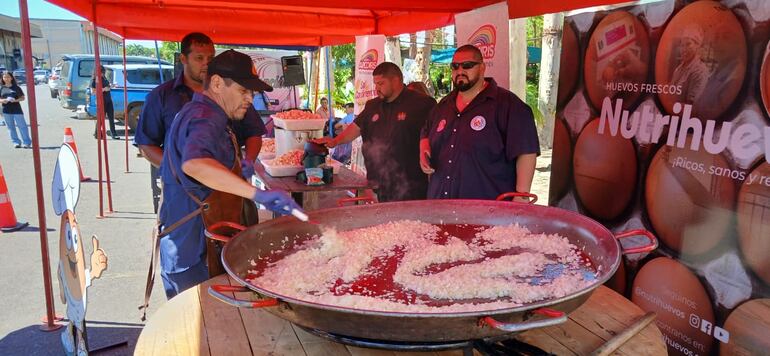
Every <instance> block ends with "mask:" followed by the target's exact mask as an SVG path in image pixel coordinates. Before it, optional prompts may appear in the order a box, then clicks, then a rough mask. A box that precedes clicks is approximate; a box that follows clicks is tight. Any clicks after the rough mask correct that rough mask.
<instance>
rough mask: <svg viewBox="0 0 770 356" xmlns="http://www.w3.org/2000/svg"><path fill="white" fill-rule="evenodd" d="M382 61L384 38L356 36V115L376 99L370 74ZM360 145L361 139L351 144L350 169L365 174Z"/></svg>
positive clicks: (378, 36) (380, 36)
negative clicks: (367, 103)
mask: <svg viewBox="0 0 770 356" xmlns="http://www.w3.org/2000/svg"><path fill="white" fill-rule="evenodd" d="M384 61H385V36H383V35H369V36H356V63H355V65H356V67H355V81H354V82H355V86H356V91H355V96H354V99H353V112H354V113H355V114H356V115H358V114H359V113H360V112H361V111H362V110H364V106H365V105H366V102H367V101H369V100H370V99H374V98H376V97H377V90H375V89H374V79H373V78H372V72H373V71H374V68H376V67H377V65H378V64H380V63H382V62H384ZM396 64H400V63H396ZM361 143H362V141H361V138H357V139H356V140H354V141H353V143H352V144H353V147H352V150H351V160H350V162H351V164H350V168H351V169H352V170H353V171H355V172H358V173H362V174H366V168H364V156H363V154H362V153H361Z"/></svg>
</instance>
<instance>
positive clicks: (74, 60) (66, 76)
mask: <svg viewBox="0 0 770 356" xmlns="http://www.w3.org/2000/svg"><path fill="white" fill-rule="evenodd" d="M99 58H100V60H101V63H102V65H110V64H121V65H122V63H123V57H122V56H100V57H99ZM126 63H128V64H155V65H156V66H157V64H158V60H157V59H155V58H150V57H138V56H128V57H126ZM161 63H162V64H167V65H170V64H171V63H169V62H166V61H163V60H161ZM61 68H62V69H61V83H60V84H59V88H58V90H59V95H58V96H59V104H61V106H62V107H64V108H67V109H71V110H76V109H77V108H78V105H85V104H86V89H87V88H88V86H89V85H90V84H91V76H92V75H93V71H94V55H93V54H74V55H65V56H64V57H63V58H62V67H61Z"/></svg>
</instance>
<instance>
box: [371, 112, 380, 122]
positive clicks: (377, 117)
mask: <svg viewBox="0 0 770 356" xmlns="http://www.w3.org/2000/svg"><path fill="white" fill-rule="evenodd" d="M379 119H380V114H374V116H372V122H377V120H379Z"/></svg>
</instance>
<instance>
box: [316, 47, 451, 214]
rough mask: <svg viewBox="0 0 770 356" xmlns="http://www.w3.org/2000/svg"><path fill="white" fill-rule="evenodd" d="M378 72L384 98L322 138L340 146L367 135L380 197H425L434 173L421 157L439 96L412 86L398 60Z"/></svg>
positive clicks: (370, 171)
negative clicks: (424, 169) (427, 124)
mask: <svg viewBox="0 0 770 356" xmlns="http://www.w3.org/2000/svg"><path fill="white" fill-rule="evenodd" d="M372 76H373V79H374V87H375V89H376V90H377V96H378V97H377V98H374V99H372V100H369V101H367V102H366V106H365V107H364V110H363V111H361V113H360V114H359V115H358V117H356V119H355V121H353V123H352V124H350V125H348V127H347V128H346V129H345V131H343V132H342V133H341V134H340V135H339V136H337V137H335V138H333V139H332V138H328V137H324V138H321V139H318V140H316V142H318V143H322V144H325V145H326V146H328V147H334V146H337V145H339V144H342V143H347V142H351V141H353V140H354V139H355V138H357V137H358V136H361V138H362V139H363V145H362V152H363V155H364V163H365V165H366V177H367V178H368V179H369V180H373V181H376V182H377V183H379V188H378V189H377V200H379V201H380V202H386V201H398V200H416V199H425V191H426V189H427V186H428V176H427V175H425V173H423V172H422V170H421V169H420V161H419V159H418V157H419V152H420V151H419V142H420V130H421V128H422V127H423V126H424V125H425V121H426V120H427V118H428V115H429V114H430V111H431V110H432V109H433V108H434V107H435V106H436V101H435V100H433V98H430V97H427V96H424V95H422V94H420V93H417V92H415V91H412V90H407V89H406V87H405V86H404V77H403V74H401V69H399V68H398V66H396V65H395V64H393V63H390V62H383V63H380V64H379V65H378V66H377V67H376V68H374V72H372Z"/></svg>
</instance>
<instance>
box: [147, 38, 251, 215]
mask: <svg viewBox="0 0 770 356" xmlns="http://www.w3.org/2000/svg"><path fill="white" fill-rule="evenodd" d="M181 50H182V53H181V54H180V55H179V61H180V62H181V63H182V67H183V68H184V69H183V71H182V73H180V75H178V76H177V77H176V78H173V79H170V80H168V81H166V82H165V83H163V84H161V85H159V86H157V87H156V88H155V89H153V90H152V91H151V92H150V93H149V94H148V95H147V99H146V100H145V102H144V106H143V107H142V114H141V116H140V117H139V123H138V125H137V128H136V136H134V145H135V146H137V147H138V148H139V150H140V151H141V152H142V155H143V156H144V158H145V159H147V161H149V162H150V187H151V188H152V193H153V194H152V195H153V204H154V207H155V212H156V213H157V212H158V205H159V201H160V195H161V190H160V186H159V185H158V183H157V180H158V178H159V167H160V165H161V161H162V159H163V141H164V140H165V139H166V133H167V132H168V130H169V128H170V127H171V123H172V122H174V117H176V114H177V113H178V112H179V110H181V109H182V106H184V104H187V103H188V102H189V101H190V100H191V99H192V97H193V94H195V93H200V92H201V91H202V90H203V81H204V80H205V79H206V71H207V69H208V64H209V62H210V61H211V59H212V58H214V53H215V50H214V42H213V41H212V40H211V38H209V37H208V36H206V35H205V34H203V33H200V32H193V33H189V34H187V35H186V36H184V38H182V48H181ZM231 124H232V126H233V132H234V133H235V137H236V139H237V140H238V144H239V145H241V146H245V147H246V155H245V156H246V157H245V159H244V162H243V163H244V167H245V168H251V167H250V164H252V163H253V162H254V160H255V159H256V158H257V155H258V154H259V151H260V149H261V148H262V135H264V134H265V132H266V130H265V125H264V123H263V122H262V119H260V117H259V114H258V113H257V111H256V110H254V108H249V110H248V111H247V112H246V116H245V117H244V119H243V120H240V121H237V122H231ZM252 169H253V168H252Z"/></svg>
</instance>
